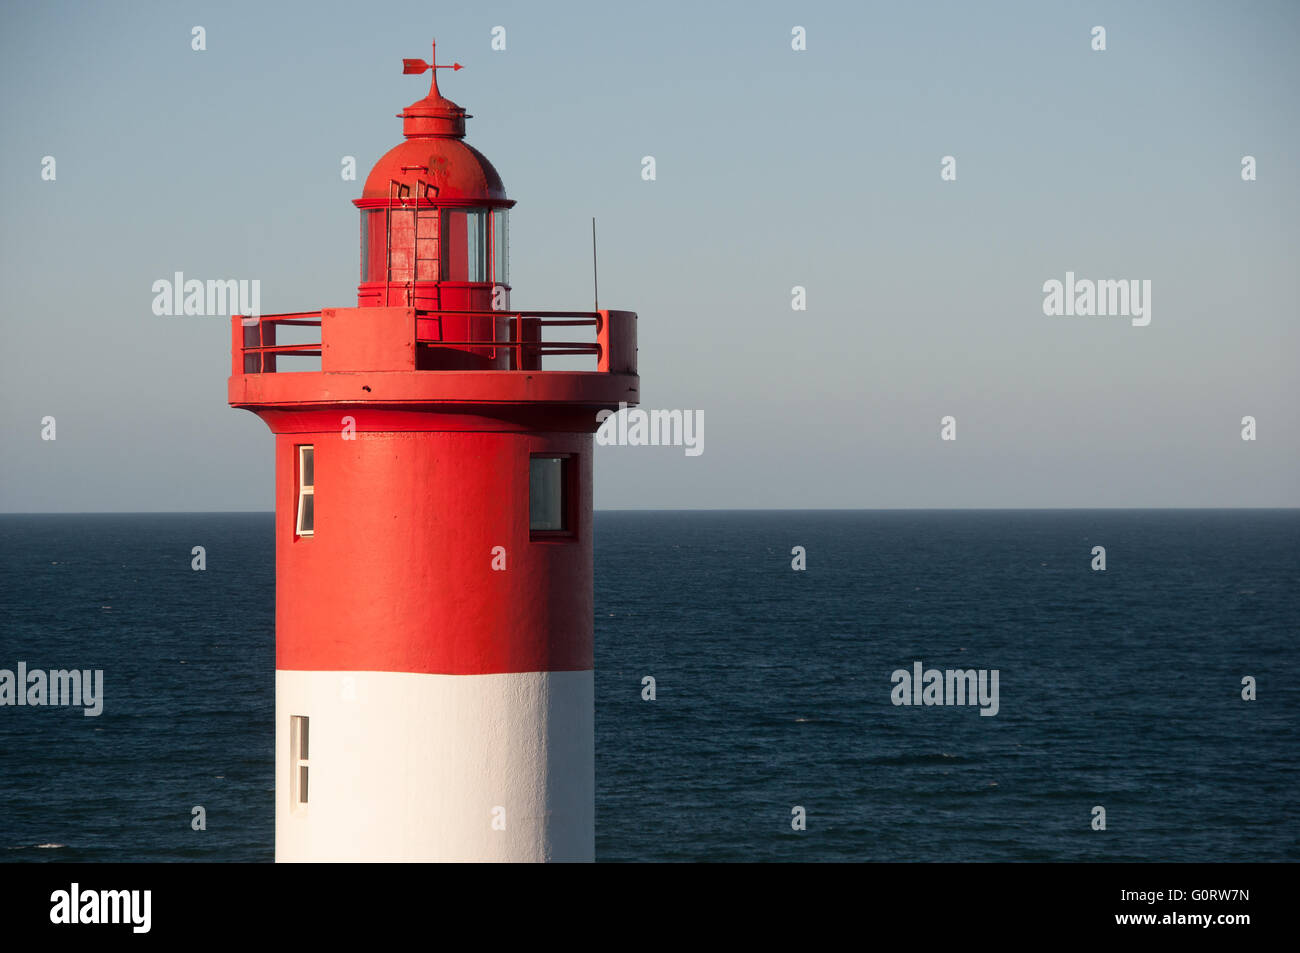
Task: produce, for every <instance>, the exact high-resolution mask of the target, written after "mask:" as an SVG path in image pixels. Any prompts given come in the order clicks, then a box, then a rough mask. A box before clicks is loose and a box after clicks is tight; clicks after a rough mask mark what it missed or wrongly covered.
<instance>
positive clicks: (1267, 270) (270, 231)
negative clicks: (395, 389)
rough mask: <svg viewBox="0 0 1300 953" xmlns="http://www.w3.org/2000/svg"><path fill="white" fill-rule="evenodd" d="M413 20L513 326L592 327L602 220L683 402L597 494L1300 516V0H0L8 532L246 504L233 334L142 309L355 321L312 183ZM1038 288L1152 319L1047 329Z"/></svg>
mask: <svg viewBox="0 0 1300 953" xmlns="http://www.w3.org/2000/svg"><path fill="white" fill-rule="evenodd" d="M796 24H797V25H801V26H804V27H805V28H806V30H807V37H808V41H807V42H808V48H807V50H806V51H805V52H794V51H792V50H791V47H790V31H791V27H792V26H794V25H796ZM195 25H201V26H203V27H204V28H205V30H206V41H207V50H206V51H204V52H195V51H193V50H191V48H190V41H191V28H192V27H193V26H195ZM497 25H502V26H504V27H505V28H506V31H507V32H506V38H507V49H506V51H505V52H493V51H492V50H491V48H490V41H491V30H492V28H493V27H494V26H497ZM1094 25H1102V26H1104V27H1105V28H1106V31H1107V47H1108V48H1107V50H1106V52H1104V53H1096V52H1093V51H1092V50H1091V49H1090V38H1089V31H1090V30H1091V28H1092V27H1093V26H1094ZM435 35H436V36H437V38H438V43H439V58H440V59H441V60H445V61H450V60H453V59H454V60H458V61H459V62H461V63H464V64H465V65H466V67H467V69H465V70H464V71H461V72H459V73H456V74H455V75H454V76H447V77H445V78H444V79H443V80H442V88H443V92H444V93H445V94H446V95H448V96H449V97H450V98H452V99H454V100H456V101H457V102H458V103H460V104H461V105H462V106H465V107H466V108H467V109H468V110H469V111H470V112H471V113H472V114H473V115H474V116H475V118H474V119H472V120H470V122H469V128H468V141H469V142H470V143H471V144H473V145H474V146H476V147H477V148H478V149H480V150H481V151H482V152H484V153H485V154H486V155H487V156H488V157H489V158H490V159H491V160H492V162H493V163H494V165H495V166H496V168H497V169H498V171H499V172H500V173H501V176H502V178H503V180H504V181H505V184H506V188H507V191H508V192H509V194H510V196H511V197H512V198H514V199H516V200H517V201H518V203H519V204H518V205H517V206H516V208H515V211H514V213H513V218H512V222H511V226H512V231H511V279H512V284H513V286H514V298H513V300H514V304H515V306H516V307H522V308H533V309H559V308H585V307H589V306H590V295H591V291H590V289H591V273H590V247H589V240H590V233H589V228H590V218H591V216H593V215H595V216H597V217H598V219H599V222H600V238H601V249H600V255H601V275H600V280H601V302H602V304H603V305H605V306H607V307H618V308H626V309H630V310H635V311H637V312H638V313H639V314H640V323H639V329H640V370H641V381H642V396H643V400H644V406H646V407H658V408H682V409H691V410H695V409H698V410H702V411H703V412H704V415H705V421H706V426H705V452H704V453H703V454H702V455H701V456H697V457H688V456H686V455H685V454H684V453H683V452H682V450H681V448H638V447H608V448H601V449H600V450H599V451H598V454H597V458H596V468H597V473H596V503H597V506H598V507H610V508H613V507H775V508H802V507H828V506H830V507H900V506H914V507H965V506H990V507H996V506H1160V505H1167V506H1295V505H1298V504H1300V480H1297V473H1298V472H1300V466H1298V464H1300V424H1298V423H1297V420H1296V407H1297V405H1298V398H1300V394H1298V393H1297V391H1298V389H1300V388H1298V387H1297V384H1298V383H1300V380H1298V378H1300V371H1297V355H1298V354H1300V348H1298V347H1297V344H1298V343H1300V342H1298V341H1297V334H1298V333H1297V317H1298V315H1297V303H1296V301H1297V298H1296V284H1297V280H1296V274H1297V252H1298V251H1300V142H1298V141H1297V138H1298V136H1297V128H1298V125H1297V118H1300V117H1298V116H1297V105H1298V99H1297V97H1298V96H1300V65H1298V64H1300V55H1298V54H1300V4H1296V3H1289V2H1278V3H1266V2H1253V3H1249V4H1230V3H1220V4H1205V3H1173V2H1168V3H1142V4H1130V3H1050V4H1045V3H1031V2H1026V3H993V4H988V5H984V4H970V3H915V4H910V3H909V4H896V5H890V6H875V5H865V4H860V3H824V4H823V3H816V4H796V3H762V4H751V3H744V4H742V3H725V4H700V3H681V4H677V3H655V4H650V5H625V4H609V3H591V4H550V3H548V4H537V3H517V4H430V3H427V2H420V3H375V4H355V3H346V4H345V3H324V4H322V3H310V4H309V3H302V4H288V3H286V4H278V3H277V4H266V3H257V2H249V3H237V4H225V3H223V4H220V5H215V4H213V5H209V4H194V3H84V4H79V3H48V4H39V5H38V4H30V5H28V4H24V5H19V4H9V5H6V6H5V8H4V10H3V13H0V74H2V75H3V79H4V88H5V92H6V94H5V96H4V97H3V104H2V105H0V129H2V130H3V145H4V148H3V149H0V190H2V192H0V201H3V207H4V226H3V246H2V247H0V282H2V286H3V288H4V292H3V293H4V308H3V312H2V316H0V321H3V344H0V511H36V512H43V511H67V510H72V511H78V510H80V511H86V510H256V509H269V508H271V505H272V491H273V474H272V438H271V436H270V433H269V431H268V430H267V428H266V427H265V425H264V424H262V423H261V421H259V420H258V419H257V418H256V417H254V416H253V415H252V414H249V413H247V412H244V411H236V410H232V409H230V408H229V407H227V405H226V376H227V374H228V373H229V332H228V326H227V322H226V321H225V320H223V319H220V318H201V317H158V316H155V315H154V314H153V313H152V311H151V307H150V306H151V303H152V300H153V293H152V291H151V290H150V288H151V285H152V283H153V282H154V281H155V280H156V279H158V278H167V277H170V276H171V275H172V273H173V272H176V271H182V272H184V273H185V274H186V275H187V276H191V277H200V278H209V277H212V278H224V277H234V278H250V279H252V278H257V279H260V281H261V283H262V310H263V311H264V312H276V311H292V310H315V309H318V308H320V307H329V306H351V305H353V304H355V294H356V282H357V268H358V265H357V256H358V251H357V233H358V227H357V212H356V210H355V208H354V207H353V206H352V205H351V199H353V198H354V197H356V195H357V194H358V191H359V187H360V181H359V180H358V181H357V182H345V181H343V180H342V179H341V178H340V175H339V170H340V161H341V158H342V157H343V156H344V155H354V156H356V158H357V163H358V167H359V179H360V178H361V177H364V174H365V171H366V170H368V169H369V167H370V165H371V164H372V163H373V162H374V161H375V160H376V159H377V158H378V157H379V156H380V155H382V154H383V153H384V152H385V151H386V150H387V149H388V148H390V147H391V146H393V145H395V144H396V143H397V142H399V141H400V140H401V123H400V121H399V120H397V119H396V118H394V114H395V113H397V112H398V111H399V110H400V109H401V108H402V107H404V106H406V105H407V104H408V103H410V102H412V101H414V100H415V99H418V98H419V97H420V96H422V95H423V93H424V91H425V89H426V88H427V79H426V78H425V77H411V76H403V75H402V74H401V72H400V61H401V58H402V57H425V56H427V53H428V41H429V39H430V38H431V37H432V36H435ZM46 155H52V156H54V157H55V159H56V161H57V179H56V180H55V181H54V182H46V181H42V179H41V176H40V172H41V159H42V157H43V156H46ZM644 155H653V156H655V158H656V163H657V173H658V178H657V180H656V181H654V182H645V181H643V180H642V178H641V175H640V171H641V157H642V156H644ZM945 155H953V156H955V157H956V158H957V173H958V175H957V181H956V182H943V181H941V180H940V176H939V172H940V160H941V158H942V157H943V156H945ZM1243 155H1253V156H1255V157H1256V159H1257V162H1258V180H1257V181H1255V182H1250V183H1246V182H1243V181H1242V180H1241V176H1240V162H1241V157H1242V156H1243ZM1067 270H1069V271H1074V272H1075V273H1076V274H1077V275H1079V276H1080V277H1094V278H1115V279H1118V278H1139V279H1150V280H1151V282H1152V285H1153V302H1152V304H1153V310H1152V321H1151V324H1150V326H1148V327H1145V328H1134V327H1132V326H1131V325H1130V324H1129V322H1128V321H1127V320H1126V319H1123V318H1102V317H1071V318H1065V317H1046V316H1044V314H1043V311H1042V302H1043V292H1042V285H1043V282H1044V281H1047V280H1048V279H1051V278H1057V279H1063V278H1064V276H1065V272H1066V271H1067ZM794 285H803V286H805V287H806V288H807V294H808V310H807V311H804V312H795V311H792V310H791V307H790V289H791V287H792V286H794ZM948 414H951V415H953V416H954V417H956V418H957V422H958V424H957V425H958V439H957V441H956V442H954V443H945V442H942V441H940V439H939V420H940V418H941V417H943V416H944V415H948ZM46 415H52V416H54V417H56V419H57V422H58V424H57V426H58V439H57V440H56V441H54V442H48V441H42V440H41V439H40V430H41V427H40V421H41V418H42V417H43V416H46ZM1245 415H1252V416H1254V417H1255V418H1256V419H1257V421H1258V428H1259V439H1258V440H1257V441H1256V442H1254V443H1246V442H1243V441H1242V440H1241V439H1240V429H1241V426H1240V420H1241V418H1242V417H1243V416H1245Z"/></svg>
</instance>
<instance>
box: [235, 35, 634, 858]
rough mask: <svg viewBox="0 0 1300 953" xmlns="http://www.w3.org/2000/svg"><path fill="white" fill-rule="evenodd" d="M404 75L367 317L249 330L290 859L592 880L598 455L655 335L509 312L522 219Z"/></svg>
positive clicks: (362, 205)
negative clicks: (266, 498) (272, 511)
mask: <svg viewBox="0 0 1300 953" xmlns="http://www.w3.org/2000/svg"><path fill="white" fill-rule="evenodd" d="M405 62H406V67H405V71H406V72H423V70H424V69H426V68H428V69H430V72H431V73H432V74H433V83H432V87H431V89H430V91H429V95H428V96H427V97H425V98H424V99H422V100H420V101H419V102H416V103H413V104H412V105H410V106H408V107H407V108H406V109H405V110H404V111H403V112H402V114H401V118H402V120H403V125H404V132H405V136H406V139H405V141H404V142H402V143H401V144H400V145H398V146H396V147H394V148H393V149H392V150H390V151H389V152H388V153H387V154H386V155H385V156H384V157H383V158H381V159H380V160H379V161H378V162H377V163H376V164H375V167H374V169H373V170H372V171H371V172H370V175H369V177H368V178H367V180H366V183H365V188H364V189H363V191H362V194H361V198H359V199H357V200H356V202H355V204H356V206H357V208H358V209H360V214H361V283H360V286H359V288H358V291H357V305H358V306H357V307H355V308H327V309H324V310H321V311H318V312H304V313H297V314H279V315H266V316H262V317H259V318H251V317H250V318H240V317H235V318H234V319H233V332H234V337H233V367H232V370H231V377H230V382H229V397H230V403H231V405H232V406H234V407H242V408H245V409H247V410H251V411H253V412H254V413H256V414H257V415H258V416H259V417H261V418H262V419H263V420H264V421H266V423H267V425H268V426H269V427H270V428H271V430H272V432H273V433H274V434H275V458H276V490H275V500H276V503H275V506H276V520H275V533H276V539H275V545H276V730H275V739H276V743H275V751H276V769H275V775H276V791H275V799H276V800H275V804H276V807H275V813H276V821H275V854H276V860H278V861H311V860H322V861H325V860H356V861H367V860H394V861H397V860H411V861H415V860H420V861H425V860H428V861H438V860H448V861H481V860H591V859H592V856H593V849H594V845H593V840H594V813H595V811H594V774H593V748H594V736H593V687H592V664H593V659H592V626H593V613H592V538H591V533H592V434H593V433H594V431H595V430H596V429H597V426H598V424H597V413H598V412H599V411H601V410H603V409H616V408H617V407H618V405H619V403H620V402H625V403H628V404H633V403H636V402H637V400H638V378H637V371H636V315H635V314H633V313H631V312H627V311H589V312H588V311H572V312H568V311H566V312H536V311H533V312H528V311H517V310H513V309H512V308H511V307H510V284H509V275H508V270H507V264H508V263H507V254H508V242H507V215H508V209H510V207H511V206H513V205H514V202H513V201H511V200H510V199H508V198H506V193H505V188H504V186H503V185H502V183H501V177H500V176H499V175H497V172H496V169H494V168H493V167H492V164H491V163H490V162H488V160H487V159H486V158H485V157H484V156H483V155H482V154H480V153H479V152H477V151H476V150H475V149H473V148H472V147H470V146H469V145H467V144H466V143H465V141H464V135H465V120H466V118H468V117H467V114H466V113H465V110H463V109H462V108H461V107H460V106H457V105H456V104H455V103H453V102H451V101H450V100H448V99H445V98H444V97H443V96H442V95H441V94H440V93H439V91H438V82H437V70H438V69H439V68H441V67H438V66H436V65H435V64H434V63H433V62H432V61H431V62H430V63H428V64H425V63H424V62H422V61H420V60H407V61H405ZM314 328H319V340H312V341H310V342H309V343H290V342H289V341H288V340H287V338H288V337H289V336H290V335H298V336H304V335H307V336H310V337H312V338H314V337H315V336H316V333H317V332H315V331H313V330H304V329H314ZM554 329H559V330H558V331H556V330H554ZM557 337H558V338H562V340H552V339H554V338H557ZM277 338H278V340H277ZM575 339H581V340H575ZM554 355H567V356H568V360H567V361H566V362H565V363H567V364H572V363H574V362H573V355H579V356H581V355H586V356H587V357H588V359H590V361H591V366H590V368H589V369H585V370H568V369H552V368H548V367H547V366H546V365H547V363H548V360H547V359H548V358H549V357H551V356H554ZM303 358H307V359H313V358H319V368H316V367H305V368H303V367H298V366H296V365H297V363H298V362H299V361H300V360H301V359H303Z"/></svg>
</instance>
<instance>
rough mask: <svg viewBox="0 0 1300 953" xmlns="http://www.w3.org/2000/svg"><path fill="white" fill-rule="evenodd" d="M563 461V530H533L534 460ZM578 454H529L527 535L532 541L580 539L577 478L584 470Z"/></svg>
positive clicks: (561, 520) (561, 474) (561, 491)
mask: <svg viewBox="0 0 1300 953" xmlns="http://www.w3.org/2000/svg"><path fill="white" fill-rule="evenodd" d="M556 459H558V460H559V461H560V523H561V526H562V527H563V528H562V529H533V505H532V504H533V461H534V460H556ZM579 459H580V457H579V455H578V454H576V453H557V452H555V451H545V450H544V451H540V452H538V453H529V454H528V538H529V540H530V541H531V542H547V541H550V542H574V541H577V539H578V533H579V529H580V521H579V519H578V500H579V499H580V496H579V495H578V481H579V479H580V473H581V469H580V467H579Z"/></svg>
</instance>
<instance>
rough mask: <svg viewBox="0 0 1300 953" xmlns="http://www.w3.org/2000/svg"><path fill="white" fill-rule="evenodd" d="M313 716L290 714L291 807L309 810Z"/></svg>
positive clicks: (295, 810)
mask: <svg viewBox="0 0 1300 953" xmlns="http://www.w3.org/2000/svg"><path fill="white" fill-rule="evenodd" d="M310 756H311V717H310V716H309V715H290V716H289V808H290V810H291V811H292V812H293V813H295V814H301V813H303V812H305V811H306V810H307V804H308V802H309V801H310V799H311V757H310Z"/></svg>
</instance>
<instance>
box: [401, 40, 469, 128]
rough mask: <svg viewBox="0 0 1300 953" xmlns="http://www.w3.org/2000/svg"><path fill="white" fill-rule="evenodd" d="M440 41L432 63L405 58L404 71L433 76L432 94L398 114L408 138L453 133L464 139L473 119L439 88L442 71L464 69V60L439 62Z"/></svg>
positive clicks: (430, 89) (436, 43)
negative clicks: (468, 123) (426, 72)
mask: <svg viewBox="0 0 1300 953" xmlns="http://www.w3.org/2000/svg"><path fill="white" fill-rule="evenodd" d="M437 54H438V41H437V40H434V41H433V43H432V45H431V53H430V55H429V62H427V63H426V62H425V61H424V60H409V59H403V60H402V72H403V73H415V74H419V73H423V72H424V71H425V70H428V71H429V73H430V77H431V80H432V81H431V82H430V83H429V95H428V96H426V97H424V99H421V100H420V101H418V102H414V103H411V105H409V106H407V107H406V108H405V109H404V110H402V111H401V112H400V113H398V116H399V118H401V119H404V120H405V122H404V123H403V125H402V132H403V133H404V134H405V136H406V137H407V138H408V139H422V138H428V137H433V136H451V137H455V138H462V137H463V136H464V135H465V120H466V119H472V118H473V117H472V116H470V114H469V113H467V112H465V110H464V109H462V108H461V107H460V106H457V105H456V104H455V103H453V102H452V101H451V100H450V99H447V98H446V97H445V96H443V95H442V93H440V92H439V91H438V70H440V69H449V70H451V71H453V72H455V71H456V70H461V69H464V68H465V67H463V66H462V65H461V64H460V63H439V62H437Z"/></svg>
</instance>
